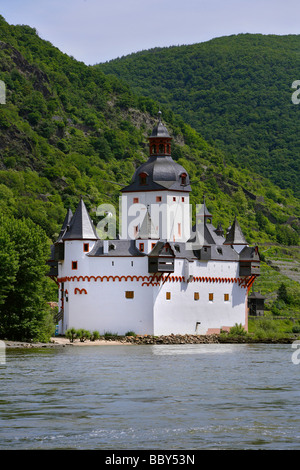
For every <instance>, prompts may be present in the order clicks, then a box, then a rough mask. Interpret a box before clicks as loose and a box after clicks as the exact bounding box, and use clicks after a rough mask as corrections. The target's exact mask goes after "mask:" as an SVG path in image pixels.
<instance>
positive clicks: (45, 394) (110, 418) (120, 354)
mask: <svg viewBox="0 0 300 470" xmlns="http://www.w3.org/2000/svg"><path fill="white" fill-rule="evenodd" d="M293 354H294V355H295V354H296V350H295V349H292V347H291V345H279V344H278V345H266V344H265V345H264V344H259V345H247V344H246V345H245V344H236V345H231V344H219V345H218V344H207V345H205V344H197V345H174V346H171V345H155V346H131V345H117V346H112V345H110V346H80V347H76V346H74V347H65V348H57V349H56V348H53V349H51V348H49V349H47V348H41V349H11V350H10V349H7V351H6V357H5V364H3V365H1V366H0V381H1V382H0V390H1V392H0V393H1V395H0V449H12V450H22V449H35V450H36V449H45V450H50V449H77V450H88V449H93V450H97V449H106V450H107V449H113V450H116V449H118V450H124V449H126V450H128V449H135V450H141V449H174V450H180V449H182V450H184V449H195V450H196V449H197V450H204V449H205V450H229V449H230V450H239V449H240V450H248V449H253V450H258V449H262V450H288V449H300V394H299V374H300V364H297V363H295V361H293V360H292V357H293Z"/></svg>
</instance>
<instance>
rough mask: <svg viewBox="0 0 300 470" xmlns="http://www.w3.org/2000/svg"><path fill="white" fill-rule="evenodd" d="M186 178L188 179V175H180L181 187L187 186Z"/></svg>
mask: <svg viewBox="0 0 300 470" xmlns="http://www.w3.org/2000/svg"><path fill="white" fill-rule="evenodd" d="M186 177H187V174H186V173H181V175H180V179H181V183H180V184H181V185H182V186H185V185H186Z"/></svg>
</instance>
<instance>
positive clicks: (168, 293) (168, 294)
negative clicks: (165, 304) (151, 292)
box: [166, 292, 171, 300]
mask: <svg viewBox="0 0 300 470" xmlns="http://www.w3.org/2000/svg"><path fill="white" fill-rule="evenodd" d="M166 300H171V292H166Z"/></svg>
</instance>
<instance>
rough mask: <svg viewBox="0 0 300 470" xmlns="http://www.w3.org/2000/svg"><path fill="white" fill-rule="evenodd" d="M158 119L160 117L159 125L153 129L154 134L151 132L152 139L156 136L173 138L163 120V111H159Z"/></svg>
mask: <svg viewBox="0 0 300 470" xmlns="http://www.w3.org/2000/svg"><path fill="white" fill-rule="evenodd" d="M158 119H159V122H158V124H157V126H155V127H154V129H153V130H152V134H151V136H150V138H152V139H153V138H155V137H157V138H161V137H167V138H171V136H170V135H169V132H168V130H167V128H166V127H165V126H164V125H163V124H162V122H161V111H159V112H158Z"/></svg>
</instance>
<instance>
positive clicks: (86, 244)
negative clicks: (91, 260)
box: [83, 243, 89, 253]
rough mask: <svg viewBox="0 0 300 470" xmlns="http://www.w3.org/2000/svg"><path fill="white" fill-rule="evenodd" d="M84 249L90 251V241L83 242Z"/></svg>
mask: <svg viewBox="0 0 300 470" xmlns="http://www.w3.org/2000/svg"><path fill="white" fill-rule="evenodd" d="M83 251H84V252H85V253H87V252H88V251H89V243H84V244H83Z"/></svg>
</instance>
